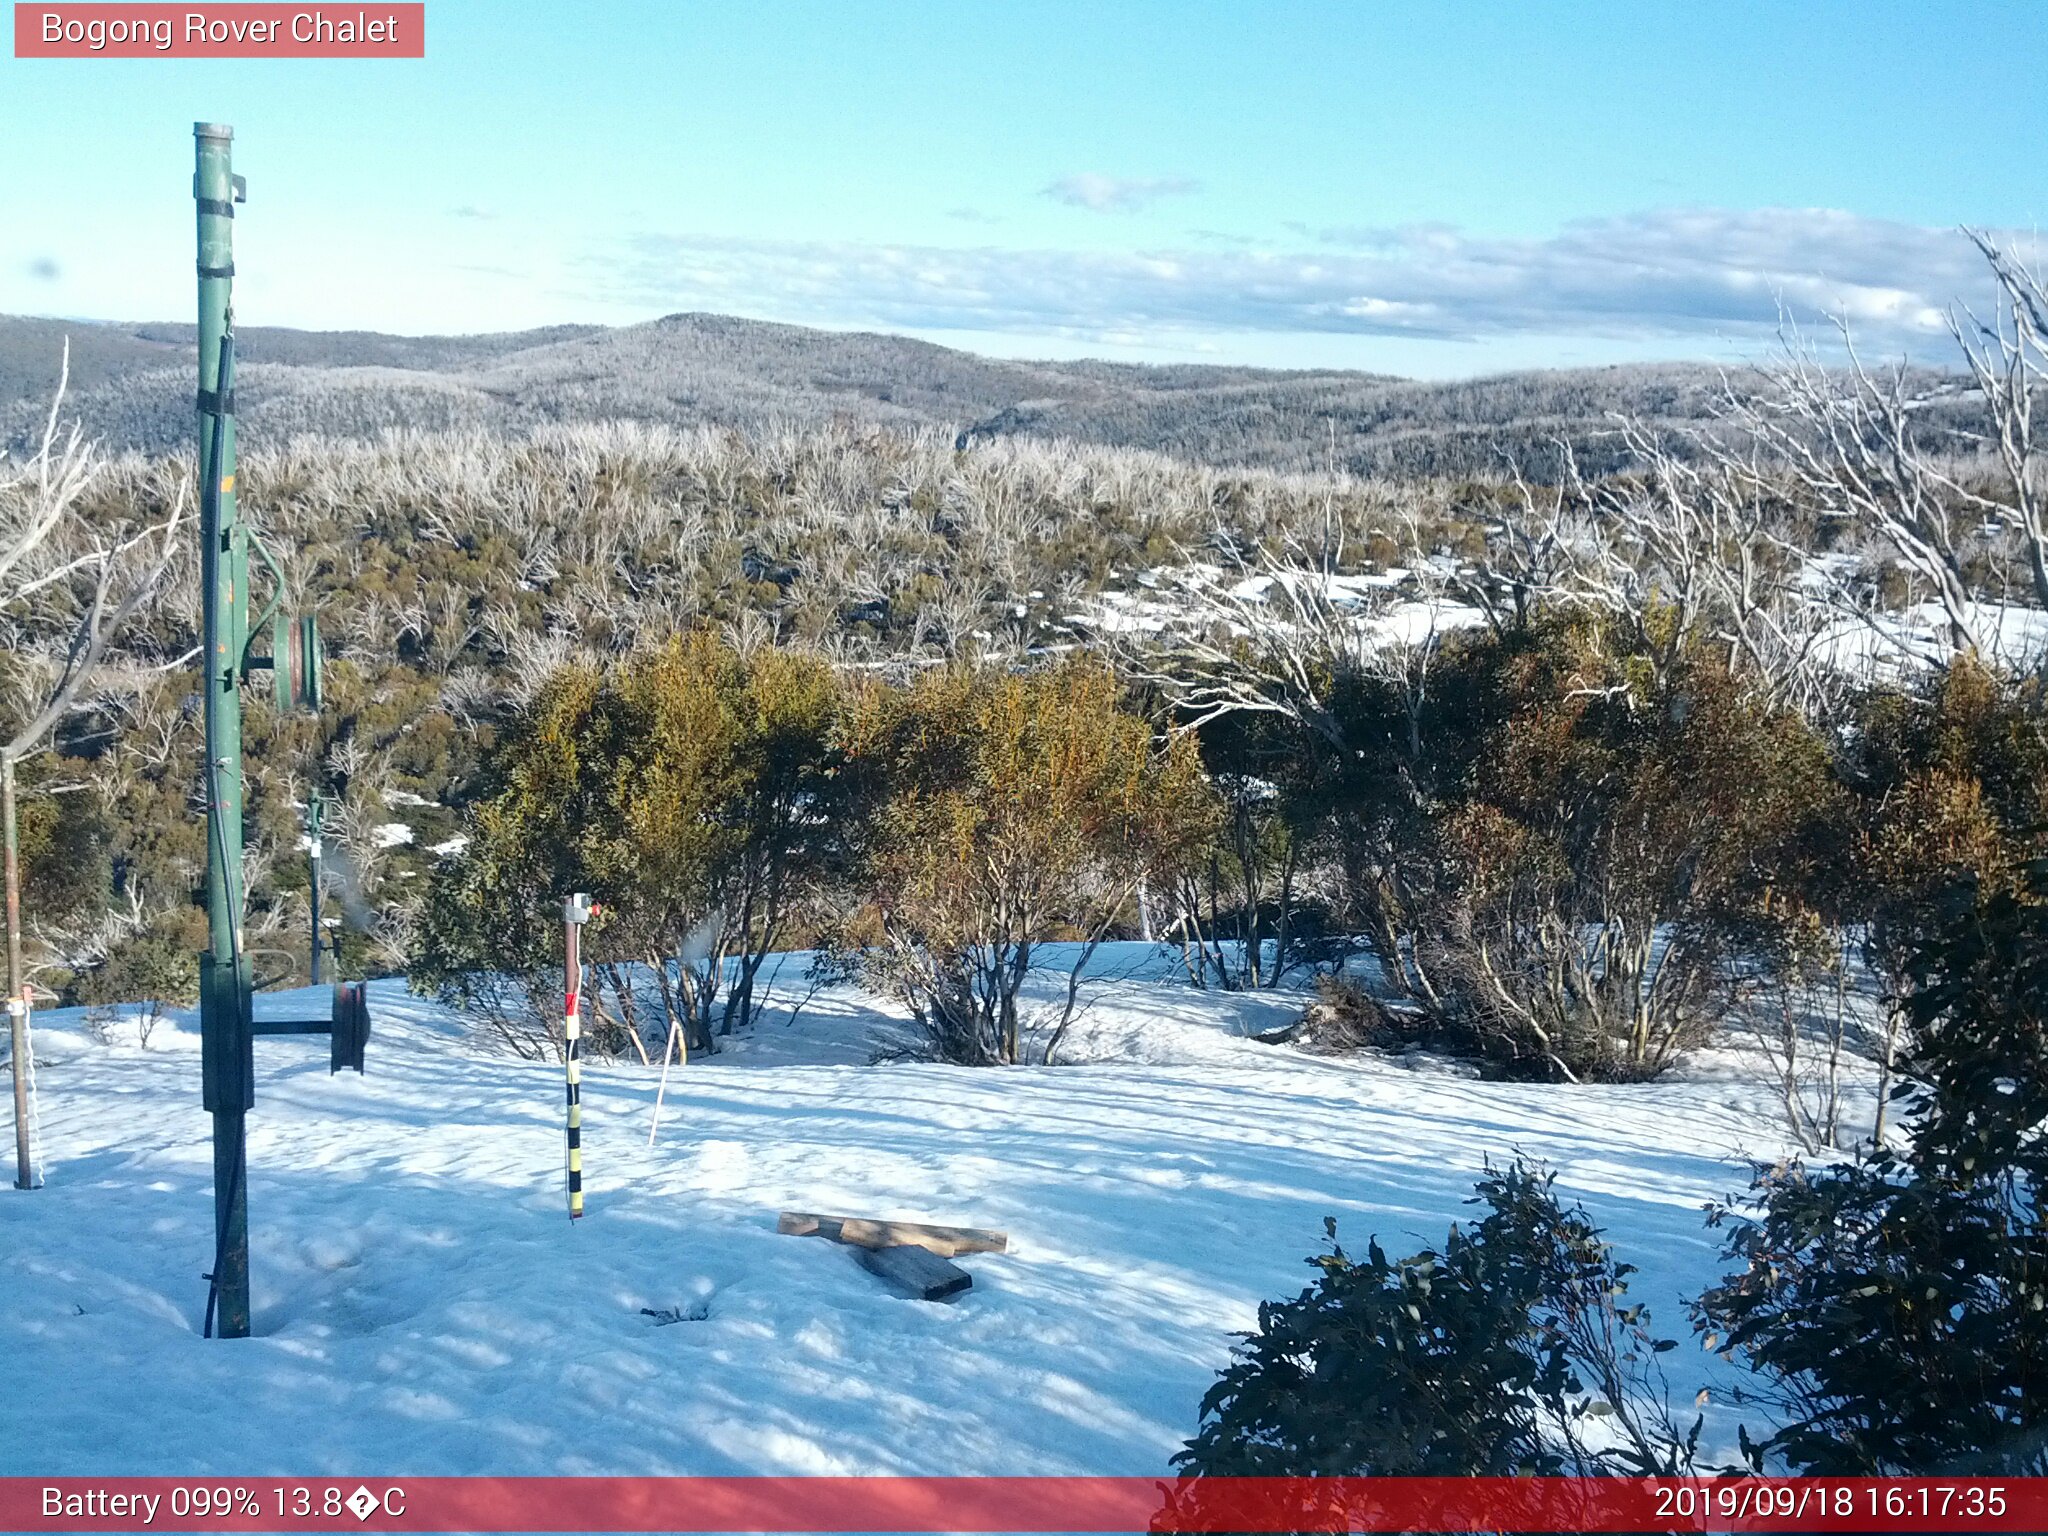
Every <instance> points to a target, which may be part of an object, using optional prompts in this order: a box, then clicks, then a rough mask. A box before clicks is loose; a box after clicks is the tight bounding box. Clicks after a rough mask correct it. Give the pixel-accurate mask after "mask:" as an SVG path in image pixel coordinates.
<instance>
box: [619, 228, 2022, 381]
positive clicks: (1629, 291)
mask: <svg viewBox="0 0 2048 1536" xmlns="http://www.w3.org/2000/svg"><path fill="white" fill-rule="evenodd" d="M2025 243H2026V242H2024V241H2023V242H2022V244H2023V245H2024V244H2025ZM1289 245H1290V248H1287V249H1257V248H1252V249H1239V250H1228V249H1225V250H1219V249H1216V248H1215V247H1214V246H1213V245H1212V246H1207V247H1206V248H1205V247H1202V246H1197V247H1195V248H1193V249H1187V250H1152V251H1145V252H1127V253H1103V252H1084V251H1067V250H1014V249H995V248H988V247H981V248H975V249H955V248H949V247H937V246H918V247H910V246H891V245H864V244H853V243H836V242H823V241H811V242H781V241H766V240H745V239H733V238H726V237H713V236H698V235H644V236H640V237H637V238H635V239H634V240H632V241H631V242H629V244H628V245H627V247H626V249H625V250H624V251H623V252H622V253H621V252H610V253H606V254H605V255H604V256H603V257H602V258H601V259H598V258H593V259H592V261H591V263H590V265H589V267H588V268H587V270H588V271H589V272H590V274H591V279H592V281H593V283H595V284H596V286H597V290H598V292H597V296H600V297H602V298H603V299H604V300H606V301H608V302H612V303H616V304H620V305H625V306H629V307H634V308H640V309H643V310H644V309H646V308H656V309H685V308H690V307H693V306H707V305H708V306H713V307H724V308H731V307H733V306H740V307H743V308H744V309H745V310H746V311H747V312H749V313H755V314H766V315H773V316H775V317H777V318H782V319H787V320H792V321H809V322H813V323H823V324H833V325H846V324H864V325H883V326H892V327H902V328H910V329H919V330H941V331H944V330H961V331H988V332H1005V333H1010V334H1027V335H1028V334H1041V335H1055V336H1082V337H1100V336H1106V335H1109V334H1111V333H1118V334H1133V333H1146V332H1151V331H1159V330H1169V329H1170V330H1175V331H1182V332H1205V331H1206V332H1235V333H1247V332H1250V333H1293V334H1316V333H1321V334H1350V335H1368V336H1398V337H1409V338H1429V339H1435V340H1456V341H1471V340H1484V339H1488V338H1498V337H1506V336H1539V335H1540V336H1586V337H1601V338H1610V339H1613V338H1621V339H1631V340H1638V339H1645V338H1660V339H1677V340H1680V341H1685V340H1694V339H1697V340H1699V341H1703V342H1704V341H1709V340H1717V341H1721V342H1728V341H1731V340H1733V341H1740V340H1742V339H1744V338H1750V337H1753V338H1759V339H1761V338H1765V337H1768V335H1769V334H1770V333H1771V332H1772V331H1773V330H1774V329H1775V328H1776V326H1777V325H1778V323H1779V312H1780V308H1781V307H1782V308H1783V310H1784V311H1785V313H1786V314H1788V315H1789V316H1791V317H1792V318H1793V319H1794V320H1796V321H1798V322H1800V323H1802V324H1813V323H1816V322H1818V321H1820V320H1822V319H1823V318H1824V317H1826V316H1833V315H1838V316H1840V317H1842V318H1843V319H1845V320H1847V321H1848V322H1849V323H1850V324H1851V325H1852V326H1853V327H1854V328H1855V330H1856V333H1857V335H1858V338H1859V340H1861V341H1865V342H1869V343H1871V344H1872V345H1878V346H1883V347H1889V348H1894V349H1897V348H1912V349H1916V350H1918V349H1933V348H1936V347H1938V346H1939V345H1940V344H1942V343H1943V342H1945V336H1944V335H1943V325H1944V319H1943V316H1944V313H1945V311H1946V309H1947V307H1948V306H1949V305H1950V304H1951V303H1952V302H1954V301H1955V300H1956V299H1958V298H1963V299H1968V300H1981V298H1982V297H1983V295H1984V292H1985V286H1984V272H1983V263H1982V261H1981V260H1980V258H1979V257H1978V256H1977V254H1976V252H1975V251H1974V250H1973V249H1972V248H1971V246H1970V244H1969V242H1968V241H1967V240H1965V239H1964V238H1963V237H1962V236H1961V235H1959V234H1957V233H1956V232H1954V231H1950V230H1942V229H1931V228H1926V227H1923V226H1919V225H1911V224H1901V223H1896V222H1892V221H1889V220H1883V219H1872V218H1864V217H1861V216H1858V215H1855V214H1850V213H1843V212H1838V211H1834V210H1828V209H1798V208H1773V209H1761V210H1756V211H1748V212H1734V211H1729V210H1725V209H1706V208H1680V209H1664V210H1658V211H1653V212H1646V213H1640V214H1634V215H1630V216H1627V217H1624V218H1614V219H1598V220H1582V221H1579V222H1576V223H1573V224H1570V225H1567V226H1566V227H1565V228H1563V229H1562V230H1560V231H1559V232H1558V233H1557V234H1555V235H1552V236H1549V237H1546V238H1535V239H1531V238H1501V237H1488V236H1477V235H1470V234H1466V233H1464V232H1462V231H1459V230H1457V229H1454V228H1450V227H1448V226H1443V225H1428V226H1411V227H1404V228H1396V229H1363V230H1361V229H1331V230H1323V231H1321V232H1320V233H1317V234H1313V235H1311V234H1309V233H1308V232H1306V231H1304V232H1303V233H1302V234H1301V235H1300V236H1298V237H1296V238H1294V239H1292V240H1291V241H1290V242H1289Z"/></svg>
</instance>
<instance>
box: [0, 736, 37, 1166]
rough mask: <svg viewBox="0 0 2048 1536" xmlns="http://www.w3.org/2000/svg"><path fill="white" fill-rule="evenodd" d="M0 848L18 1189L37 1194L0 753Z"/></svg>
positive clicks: (13, 852)
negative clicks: (0, 853)
mask: <svg viewBox="0 0 2048 1536" xmlns="http://www.w3.org/2000/svg"><path fill="white" fill-rule="evenodd" d="M0 823H4V824H5V825H4V830H0V842H4V843H5V844H6V849H7V852H6V880H7V1025H8V1034H9V1037H10V1041H11V1044H12V1047H13V1051H14V1057H13V1072H14V1187H15V1188H16V1189H34V1188H35V1169H34V1167H33V1154H32V1151H31V1149H30V1147H29V1134H28V1073H29V1067H28V1053H29V1036H28V978H27V977H26V976H24V975H23V974H22V966H21V835H20V833H19V831H18V830H17V829H16V824H15V819H14V754H13V753H11V752H0Z"/></svg>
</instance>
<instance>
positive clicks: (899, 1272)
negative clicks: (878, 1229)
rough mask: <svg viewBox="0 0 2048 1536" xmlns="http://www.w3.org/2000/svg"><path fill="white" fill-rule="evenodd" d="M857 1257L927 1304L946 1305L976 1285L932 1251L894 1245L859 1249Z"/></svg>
mask: <svg viewBox="0 0 2048 1536" xmlns="http://www.w3.org/2000/svg"><path fill="white" fill-rule="evenodd" d="M854 1257H855V1258H857V1259H859V1260H860V1262H861V1264H862V1265H863V1266H864V1267H865V1268H867V1269H869V1270H871V1271H872V1272H874V1273H875V1274H877V1275H880V1276H881V1277H882V1278H883V1279H884V1280H887V1281H888V1282H890V1284H892V1285H898V1286H901V1287H902V1288H903V1289H904V1290H906V1291H908V1292H909V1293H910V1294H911V1295H913V1296H916V1297H918V1298H919V1299H921V1300H924V1301H944V1300H945V1299H946V1298H947V1297H948V1296H956V1295H958V1294H959V1293H960V1292H962V1291H964V1290H967V1289H968V1288H969V1287H970V1286H972V1285H973V1284H974V1276H972V1275H970V1274H968V1273H967V1271H966V1270H964V1269H962V1268H960V1266H959V1265H957V1264H948V1263H947V1262H946V1261H945V1260H944V1259H942V1258H940V1257H939V1256H938V1255H937V1254H935V1253H933V1252H931V1251H930V1250H929V1249H925V1248H920V1247H918V1246H916V1245H915V1244H913V1243H893V1244H890V1245H889V1246H887V1247H884V1248H867V1247H860V1246H856V1248H855V1251H854Z"/></svg>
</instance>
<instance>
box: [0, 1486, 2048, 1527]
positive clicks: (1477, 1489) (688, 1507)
mask: <svg viewBox="0 0 2048 1536" xmlns="http://www.w3.org/2000/svg"><path fill="white" fill-rule="evenodd" d="M0 1529H5V1530H8V1531H135V1530H148V1531H436V1532H439V1531H507V1532H522V1533H524V1532H539V1531H604V1532H609V1531H678V1532H680V1531H705V1532H728V1531H763V1532H797V1531H831V1532H852V1531H915V1532H925V1531H972V1532H992V1531H1019V1532H1052V1531H1074V1532H1099V1531H1158V1532H1199V1531H1249V1532H1265V1531H1333V1532H1334V1531H1416V1530H1421V1531H1584V1532H1589V1533H1590V1532H1609V1531H1615V1532H1625V1531H1637V1532H1644V1531H1685V1532H1690V1531H2048V1478H2004V1479H1993V1478H1839V1479H1838V1478H1803V1477H1794V1478H1733V1479H1727V1480H1718V1481H1707V1480H1687V1479H1666V1478H1483V1477H1475V1478H1426V1477H1424V1478H1403V1477H1392V1478H1369V1477H1273V1478H1259V1477H1243V1478H1237V1477H1220V1478H1190V1479H1178V1480H1176V1479H1171V1478H1167V1479H1155V1478H1142V1477H1125V1478H1119V1477H419V1478H403V1477H400V1478H393V1477H368V1478H360V1479H358V1478H349V1477H328V1478H278V1477H246V1478H211V1479H198V1478H178V1477H113V1478H80V1477H57V1478H46V1479H39V1478H28V1477H13V1478H0Z"/></svg>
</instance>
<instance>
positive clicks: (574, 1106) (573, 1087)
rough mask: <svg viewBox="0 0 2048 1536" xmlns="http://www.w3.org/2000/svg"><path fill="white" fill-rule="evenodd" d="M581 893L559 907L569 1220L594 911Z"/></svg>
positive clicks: (579, 1183)
mask: <svg viewBox="0 0 2048 1536" xmlns="http://www.w3.org/2000/svg"><path fill="white" fill-rule="evenodd" d="M596 910H597V909H596V907H595V906H594V905H593V904H592V902H591V900H590V898H589V897H588V896H586V895H584V894H583V893H581V892H580V891H579V892H578V893H577V894H575V895H573V896H571V897H570V898H569V899H568V900H567V901H565V902H563V903H562V927H563V956H562V959H563V970H564V972H565V973H566V978H567V981H568V987H567V989H566V990H565V992H564V994H563V999H562V1061H563V1064H564V1066H565V1067H566V1069H567V1071H568V1076H569V1219H570V1220H571V1221H575V1220H576V1219H577V1218H578V1217H580V1216H581V1215H582V1214H583V1020H582V1017H581V1015H582V1008H581V1002H582V997H581V994H582V991H583V955H582V945H581V942H580V941H581V939H582V936H583V925H584V924H585V923H587V922H589V921H590V915H591V913H592V912H594V911H596Z"/></svg>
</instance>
